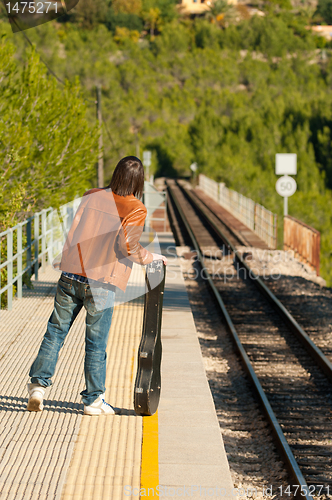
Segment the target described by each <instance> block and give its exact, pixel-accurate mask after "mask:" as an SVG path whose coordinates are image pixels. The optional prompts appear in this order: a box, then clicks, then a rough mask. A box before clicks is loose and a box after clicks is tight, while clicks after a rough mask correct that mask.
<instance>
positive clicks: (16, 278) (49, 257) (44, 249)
mask: <svg viewBox="0 0 332 500" xmlns="http://www.w3.org/2000/svg"><path fill="white" fill-rule="evenodd" d="M79 203H80V198H76V199H75V200H74V201H72V202H69V203H67V204H66V205H63V206H62V207H61V208H60V209H59V210H54V209H53V208H52V207H49V208H46V209H44V210H41V211H40V212H37V213H35V214H34V215H33V216H32V217H29V218H28V219H26V220H25V221H23V222H20V223H19V224H17V225H16V226H14V227H12V228H9V229H7V230H6V231H3V232H1V233H0V309H1V297H2V295H3V294H5V293H6V295H7V308H8V309H9V310H11V309H12V303H13V294H14V293H13V292H14V287H16V295H17V298H18V299H21V298H22V286H23V280H24V275H28V276H31V275H32V274H34V275H35V279H36V280H38V270H39V264H40V263H41V266H42V270H44V269H45V267H46V261H48V263H49V264H50V263H51V262H52V261H53V257H54V255H55V254H56V253H60V252H61V249H62V246H63V244H64V239H65V237H66V234H67V232H68V230H69V228H70V225H71V223H72V221H73V218H74V213H75V212H76V210H77V208H78V205H79ZM3 281H5V283H4V284H3Z"/></svg>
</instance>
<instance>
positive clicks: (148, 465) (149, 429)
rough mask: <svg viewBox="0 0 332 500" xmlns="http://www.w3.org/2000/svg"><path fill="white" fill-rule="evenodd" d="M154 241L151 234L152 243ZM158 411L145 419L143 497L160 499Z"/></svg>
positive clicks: (142, 468) (150, 233) (142, 465)
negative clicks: (158, 487)
mask: <svg viewBox="0 0 332 500" xmlns="http://www.w3.org/2000/svg"><path fill="white" fill-rule="evenodd" d="M153 239H154V234H153V232H152V231H150V232H149V241H150V243H151V242H152V241H153ZM158 444H159V440H158V410H157V411H156V413H155V414H154V415H152V416H151V417H143V435H142V463H141V492H140V493H141V495H140V496H144V497H146V496H148V497H149V498H157V497H158V498H159V495H158V494H157V491H158V490H157V486H158V485H159V458H158Z"/></svg>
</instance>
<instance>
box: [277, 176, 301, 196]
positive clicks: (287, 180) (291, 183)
mask: <svg viewBox="0 0 332 500" xmlns="http://www.w3.org/2000/svg"><path fill="white" fill-rule="evenodd" d="M296 187H297V186H296V181H295V179H293V177H289V175H283V176H282V177H280V178H279V179H278V180H277V182H276V190H277V193H278V194H280V196H287V198H289V197H290V196H293V194H294V193H295V191H296Z"/></svg>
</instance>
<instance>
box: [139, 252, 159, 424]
mask: <svg viewBox="0 0 332 500" xmlns="http://www.w3.org/2000/svg"><path fill="white" fill-rule="evenodd" d="M165 269H166V267H165V265H164V263H163V261H162V260H158V261H154V262H151V264H148V266H147V270H146V284H147V287H148V292H147V293H146V294H145V303H144V317H143V329H142V338H141V342H140V345H139V348H138V363H137V374H136V380H135V389H134V408H135V412H136V414H137V415H141V416H146V415H149V416H151V415H153V414H154V413H155V412H156V411H157V408H158V404H159V398H160V387H161V377H160V363H161V350H162V348H161V317H162V308H163V295H164V286H165Z"/></svg>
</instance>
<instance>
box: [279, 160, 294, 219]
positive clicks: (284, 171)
mask: <svg viewBox="0 0 332 500" xmlns="http://www.w3.org/2000/svg"><path fill="white" fill-rule="evenodd" d="M296 160H297V156H296V154H276V175H282V177H280V178H279V179H278V180H277V182H276V191H277V193H278V194H280V196H283V197H284V217H285V216H286V215H288V198H289V197H290V196H293V194H294V193H295V191H296V188H297V185H296V181H295V179H293V177H290V175H296V172H297V164H296Z"/></svg>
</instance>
